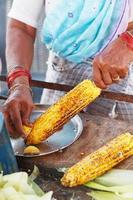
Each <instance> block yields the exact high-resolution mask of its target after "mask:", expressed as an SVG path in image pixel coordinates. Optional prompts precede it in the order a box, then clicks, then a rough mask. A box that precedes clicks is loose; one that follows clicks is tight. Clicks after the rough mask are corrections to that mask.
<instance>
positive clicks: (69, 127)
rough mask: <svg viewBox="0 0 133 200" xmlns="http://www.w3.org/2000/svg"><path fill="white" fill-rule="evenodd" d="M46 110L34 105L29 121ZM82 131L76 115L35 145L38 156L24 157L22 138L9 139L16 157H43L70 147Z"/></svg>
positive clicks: (81, 125)
mask: <svg viewBox="0 0 133 200" xmlns="http://www.w3.org/2000/svg"><path fill="white" fill-rule="evenodd" d="M46 109H47V107H46V106H44V105H40V104H39V105H36V107H35V110H33V112H32V115H31V121H34V120H35V119H36V118H37V117H39V116H40V115H41V114H42V113H43V112H44V111H45V110H46ZM82 130H83V124H82V120H81V118H80V117H79V116H78V115H76V116H75V117H73V118H72V119H71V120H70V121H69V122H68V123H67V124H66V125H64V127H63V128H62V129H61V130H60V131H58V132H56V133H55V134H53V135H52V136H50V137H49V138H48V139H47V140H45V141H44V142H42V143H41V144H38V145H35V146H36V147H38V148H39V150H40V154H39V155H24V154H23V151H24V148H25V147H26V145H25V143H24V140H23V139H22V138H18V139H11V142H12V146H13V149H14V153H15V155H16V156H23V157H36V156H44V155H48V154H51V153H54V152H57V151H60V150H62V149H64V148H66V147H68V146H69V145H71V144H72V143H73V142H75V141H76V140H77V139H78V138H79V136H80V135H81V133H82Z"/></svg>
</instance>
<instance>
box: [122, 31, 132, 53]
mask: <svg viewBox="0 0 133 200" xmlns="http://www.w3.org/2000/svg"><path fill="white" fill-rule="evenodd" d="M119 37H120V38H121V39H122V40H123V41H124V42H126V44H127V47H128V48H129V49H130V50H132V51H133V35H132V34H131V33H130V32H129V31H126V32H124V33H122V34H121V35H120V36H119Z"/></svg>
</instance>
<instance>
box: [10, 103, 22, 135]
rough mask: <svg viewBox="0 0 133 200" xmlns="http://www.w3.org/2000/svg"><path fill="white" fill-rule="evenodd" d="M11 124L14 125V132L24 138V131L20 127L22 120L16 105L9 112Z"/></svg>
mask: <svg viewBox="0 0 133 200" xmlns="http://www.w3.org/2000/svg"><path fill="white" fill-rule="evenodd" d="M9 113H10V117H11V120H12V123H13V125H14V128H15V131H16V132H17V135H18V136H22V137H24V131H23V127H22V120H21V115H20V111H19V107H18V105H14V107H13V108H12V109H11V110H10V111H9Z"/></svg>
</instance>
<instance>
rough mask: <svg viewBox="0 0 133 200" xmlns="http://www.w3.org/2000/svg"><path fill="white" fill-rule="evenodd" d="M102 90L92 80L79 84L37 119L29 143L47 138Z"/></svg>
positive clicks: (39, 141) (35, 142) (28, 139)
mask: <svg viewBox="0 0 133 200" xmlns="http://www.w3.org/2000/svg"><path fill="white" fill-rule="evenodd" d="M100 92H101V90H100V89H99V88H98V87H96V86H95V84H94V83H93V82H92V81H90V80H84V81H83V82H81V83H80V84H78V85H77V86H76V87H75V88H74V89H72V90H71V91H70V92H68V93H67V94H66V95H65V96H63V97H62V98H61V99H60V100H59V101H58V102H57V103H55V104H54V105H53V106H51V107H50V108H49V109H48V110H47V111H46V112H45V113H44V114H42V115H41V116H40V117H39V118H38V119H36V121H35V122H34V125H33V128H32V130H31V132H30V134H29V135H28V137H27V144H38V143H41V142H42V141H43V140H45V139H47V138H48V137H49V136H51V135H52V134H53V133H54V132H56V131H58V130H59V129H60V128H62V126H63V125H64V124H65V123H66V122H68V121H69V120H70V119H71V118H72V117H73V116H75V115H76V114H77V113H79V112H80V111H81V110H82V109H83V108H85V107H86V106H87V105H88V104H89V103H90V102H92V101H93V100H94V99H96V97H98V95H99V94H100Z"/></svg>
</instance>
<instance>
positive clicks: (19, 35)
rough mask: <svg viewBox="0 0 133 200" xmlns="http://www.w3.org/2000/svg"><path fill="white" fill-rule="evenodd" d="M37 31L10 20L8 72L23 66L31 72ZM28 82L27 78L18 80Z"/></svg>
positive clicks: (7, 38) (7, 55) (8, 28)
mask: <svg viewBox="0 0 133 200" xmlns="http://www.w3.org/2000/svg"><path fill="white" fill-rule="evenodd" d="M35 32H36V31H35V29H33V28H30V27H29V26H27V25H25V24H23V23H21V22H18V21H17V20H12V19H11V20H9V23H8V27H7V37H6V61H7V70H8V71H10V70H12V69H13V68H14V67H15V66H23V67H24V69H26V70H29V69H30V67H31V64H32V59H33V52H34V40H35ZM19 79H20V81H19ZM22 79H23V80H26V82H27V78H26V77H20V78H18V79H16V80H17V81H19V82H23V81H21V80H22Z"/></svg>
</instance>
